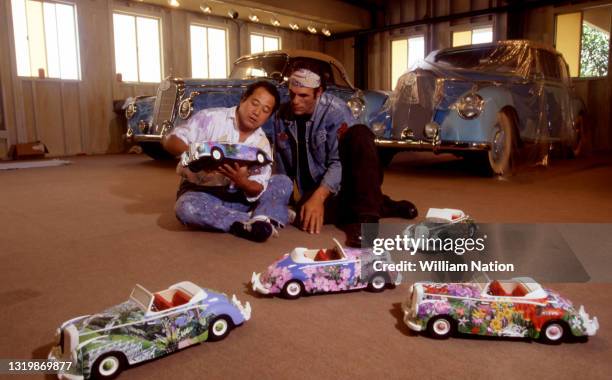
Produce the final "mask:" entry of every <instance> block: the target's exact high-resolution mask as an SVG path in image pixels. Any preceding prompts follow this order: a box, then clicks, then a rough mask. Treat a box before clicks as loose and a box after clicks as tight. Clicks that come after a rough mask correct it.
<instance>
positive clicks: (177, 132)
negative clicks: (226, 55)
mask: <svg viewBox="0 0 612 380" xmlns="http://www.w3.org/2000/svg"><path fill="white" fill-rule="evenodd" d="M170 136H176V137H178V138H179V139H181V140H182V141H183V142H184V143H185V144H187V145H191V144H192V143H202V142H206V141H218V142H223V143H229V144H236V143H241V144H246V145H250V146H254V147H258V148H260V149H261V150H263V151H264V152H266V153H267V154H268V156H269V157H272V149H270V142H269V141H268V138H267V137H266V134H265V133H264V131H263V130H262V129H261V128H257V129H256V130H255V131H254V132H253V133H252V134H251V135H250V136H249V137H247V139H246V140H245V141H239V140H240V131H239V130H238V127H237V126H236V107H231V108H209V109H204V110H201V111H199V112H197V113H196V114H195V115H193V116H192V117H191V119H190V120H189V122H187V123H186V124H183V125H179V126H177V127H176V128H174V130H172V132H170ZM179 166H180V164H179ZM177 169H179V168H177ZM177 171H178V170H177ZM179 172H180V171H179ZM271 174H272V165H271V164H268V165H265V166H263V167H261V168H260V169H259V170H256V172H255V173H253V174H252V175H250V176H249V179H250V180H251V181H255V182H258V183H259V184H261V185H262V186H263V190H262V192H261V193H259V194H258V195H257V196H255V197H246V199H247V200H248V201H249V202H254V201H256V200H257V199H259V197H260V196H261V194H262V193H263V192H264V191H265V190H266V188H267V187H268V181H269V180H270V175H271ZM196 175H197V176H198V178H199V181H198V182H199V183H198V185H204V186H227V185H229V186H230V188H233V187H234V183H232V182H231V181H230V180H229V178H227V177H226V176H224V175H223V174H221V173H219V172H216V171H212V172H207V171H201V172H198V173H196ZM183 178H185V179H186V177H183Z"/></svg>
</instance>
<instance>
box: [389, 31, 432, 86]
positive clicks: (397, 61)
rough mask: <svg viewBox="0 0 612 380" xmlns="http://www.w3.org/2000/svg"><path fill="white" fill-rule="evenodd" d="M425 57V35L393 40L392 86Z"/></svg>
mask: <svg viewBox="0 0 612 380" xmlns="http://www.w3.org/2000/svg"><path fill="white" fill-rule="evenodd" d="M424 57H425V37H423V36H417V37H410V38H408V39H401V40H393V41H391V87H392V88H394V87H395V85H396V84H397V80H398V79H399V77H400V76H401V75H402V74H403V73H405V72H406V71H407V70H409V69H410V68H412V67H413V66H414V65H415V64H416V63H417V62H419V61H420V60H422V59H423V58H424Z"/></svg>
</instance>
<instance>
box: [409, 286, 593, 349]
mask: <svg viewBox="0 0 612 380" xmlns="http://www.w3.org/2000/svg"><path fill="white" fill-rule="evenodd" d="M487 280H488V279H487ZM402 308H403V310H404V322H405V323H406V325H408V327H409V328H410V329H412V330H414V331H423V330H426V331H427V332H428V333H429V334H430V335H431V336H432V337H434V338H448V337H449V336H450V335H452V334H453V333H454V332H456V331H458V332H461V333H466V334H478V335H489V336H508V337H530V338H533V339H538V338H539V339H541V340H542V341H544V342H546V343H561V342H562V340H563V338H565V337H568V336H569V335H570V334H571V335H574V336H592V335H595V332H597V329H598V328H599V323H598V322H597V318H596V317H594V318H590V317H589V315H588V314H587V313H586V312H585V311H584V307H582V306H580V309H578V310H576V308H574V306H573V305H572V303H571V302H570V301H568V300H567V299H565V298H563V297H561V296H560V295H559V294H558V293H556V292H554V291H552V290H550V289H544V288H542V286H540V285H539V284H538V283H536V282H535V281H534V280H533V279H531V278H527V277H520V278H513V279H511V280H504V281H497V280H494V281H490V280H488V281H487V282H484V283H483V282H475V283H432V282H417V283H415V284H413V285H412V286H411V288H410V299H409V300H407V301H406V302H405V303H404V304H403V305H402Z"/></svg>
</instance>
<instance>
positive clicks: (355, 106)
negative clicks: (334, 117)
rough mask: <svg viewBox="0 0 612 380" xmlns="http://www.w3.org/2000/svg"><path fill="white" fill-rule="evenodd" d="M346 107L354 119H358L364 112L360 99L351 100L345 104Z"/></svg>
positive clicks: (363, 105) (363, 104)
mask: <svg viewBox="0 0 612 380" xmlns="http://www.w3.org/2000/svg"><path fill="white" fill-rule="evenodd" d="M346 105H347V106H348V107H349V109H350V110H351V113H352V114H353V118H355V119H359V118H360V117H361V114H362V113H363V111H365V103H364V102H363V100H361V99H360V98H351V99H349V101H348V102H346Z"/></svg>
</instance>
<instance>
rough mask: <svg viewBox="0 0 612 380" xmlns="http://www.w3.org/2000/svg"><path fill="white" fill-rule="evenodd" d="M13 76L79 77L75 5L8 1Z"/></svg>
mask: <svg viewBox="0 0 612 380" xmlns="http://www.w3.org/2000/svg"><path fill="white" fill-rule="evenodd" d="M11 4H12V14H13V30H14V35H15V53H16V54H15V55H16V58H17V75H19V76H25V77H41V78H45V77H47V78H59V79H76V80H78V79H80V78H81V68H80V62H79V38H78V32H77V30H78V28H77V18H76V6H75V5H72V4H64V3H55V2H51V1H34V0H12V2H11Z"/></svg>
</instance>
